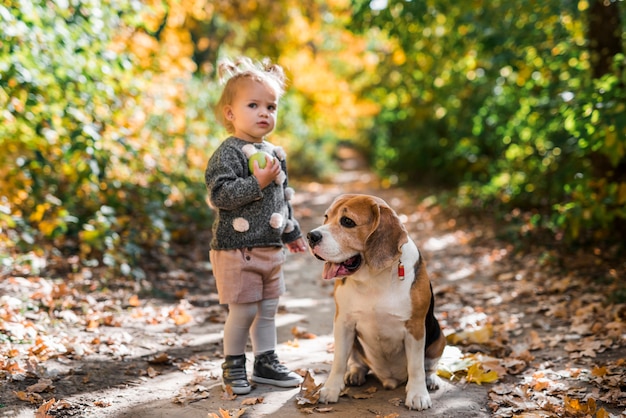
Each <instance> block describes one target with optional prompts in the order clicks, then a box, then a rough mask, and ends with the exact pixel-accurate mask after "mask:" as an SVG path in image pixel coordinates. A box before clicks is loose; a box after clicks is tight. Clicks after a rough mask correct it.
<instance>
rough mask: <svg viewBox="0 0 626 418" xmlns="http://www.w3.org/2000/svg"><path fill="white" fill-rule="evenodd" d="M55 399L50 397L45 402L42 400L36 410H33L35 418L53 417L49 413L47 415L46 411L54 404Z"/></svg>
mask: <svg viewBox="0 0 626 418" xmlns="http://www.w3.org/2000/svg"><path fill="white" fill-rule="evenodd" d="M55 402H56V401H55V399H54V398H52V399H50V400H49V401H47V402H44V403H43V404H42V405H41V406H40V407H39V408H37V411H36V412H35V418H53V417H52V416H51V415H48V411H50V409H51V408H52V407H53V406H54V403H55Z"/></svg>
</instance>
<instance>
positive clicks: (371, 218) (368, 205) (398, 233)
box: [307, 194, 408, 279]
mask: <svg viewBox="0 0 626 418" xmlns="http://www.w3.org/2000/svg"><path fill="white" fill-rule="evenodd" d="M307 238H308V240H309V248H310V250H311V253H312V254H313V255H314V256H316V257H317V258H319V259H320V260H322V261H325V262H326V264H325V265H324V273H323V276H324V278H325V279H332V278H335V277H346V276H350V275H352V274H354V273H356V272H357V271H358V270H359V269H360V268H361V267H362V266H363V265H367V266H368V267H369V268H371V269H373V270H374V271H379V270H382V269H383V268H386V267H389V266H390V265H391V264H393V262H394V261H395V260H397V259H398V258H399V257H400V248H401V247H402V245H403V244H405V243H406V242H407V241H408V234H407V232H406V229H405V228H404V225H403V224H402V222H400V219H399V218H398V216H397V215H396V213H395V211H394V210H393V209H391V207H389V205H388V204H387V203H386V202H385V201H384V200H382V199H380V198H378V197H375V196H369V195H360V194H359V195H357V194H346V195H341V196H339V197H337V198H336V199H335V200H334V201H333V203H332V204H331V205H330V207H329V208H328V210H327V211H326V214H325V215H324V224H323V225H322V226H320V227H318V228H315V229H313V230H312V231H311V232H309V233H308V234H307Z"/></svg>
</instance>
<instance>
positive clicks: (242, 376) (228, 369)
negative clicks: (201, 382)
mask: <svg viewBox="0 0 626 418" xmlns="http://www.w3.org/2000/svg"><path fill="white" fill-rule="evenodd" d="M222 370H223V372H222V388H223V389H224V390H226V386H230V388H231V389H232V390H233V393H234V394H235V395H245V394H247V393H250V391H251V390H252V387H251V386H250V382H248V377H247V376H246V356H245V354H242V355H240V356H226V358H225V360H224V363H222Z"/></svg>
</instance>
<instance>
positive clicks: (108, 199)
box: [0, 0, 626, 278]
mask: <svg viewBox="0 0 626 418" xmlns="http://www.w3.org/2000/svg"><path fill="white" fill-rule="evenodd" d="M624 9H625V7H624V3H623V2H622V1H612V0H603V1H598V0H579V1H575V2H565V3H563V2H556V1H552V0H550V1H544V2H535V1H531V2H526V3H524V4H515V5H513V4H510V2H506V1H500V0H494V1H490V2H485V1H482V0H473V1H467V2H456V1H452V0H437V1H434V0H421V1H396V0H373V1H370V0H352V1H349V0H331V1H318V0H304V1H302V0H298V1H296V0H271V1H270V0H255V1H246V0H242V1H231V0H215V1H209V0H159V1H155V0H144V1H137V0H90V1H83V0H64V1H61V0H50V1H43V0H22V1H15V0H8V1H5V2H3V3H2V4H0V22H1V24H2V31H1V32H0V112H1V113H0V114H1V116H0V120H1V123H0V150H1V152H0V266H2V265H4V266H6V267H10V264H11V263H13V262H14V261H13V260H15V255H16V254H23V255H27V254H29V253H31V252H35V253H40V254H46V253H49V254H52V253H55V252H59V253H63V254H74V255H77V256H78V257H79V258H80V260H81V263H85V264H88V265H106V266H109V267H111V268H112V270H115V271H117V272H121V273H122V274H125V275H129V276H133V277H136V278H141V277H142V275H143V271H142V269H141V268H140V265H141V258H142V257H145V256H146V255H153V256H158V255H159V254H166V253H167V252H168V251H169V249H170V245H171V244H172V243H173V242H192V241H193V240H194V239H195V237H196V236H197V233H198V231H200V230H206V229H208V228H209V227H210V226H209V225H210V221H211V213H210V211H209V210H208V209H207V206H206V203H205V195H206V192H205V189H204V183H203V171H204V167H205V164H206V161H207V159H208V157H209V155H210V154H211V152H212V150H213V149H214V148H215V147H216V146H217V144H219V142H220V141H221V140H222V139H223V138H224V137H225V135H226V133H225V132H224V131H223V130H222V129H221V127H219V126H217V124H216V122H215V120H214V117H213V114H212V105H213V103H215V101H216V98H217V95H218V94H219V85H218V84H217V80H216V79H215V66H216V63H217V61H218V59H219V58H220V57H222V56H236V55H240V54H244V55H248V56H250V57H252V58H255V59H260V58H263V57H266V56H267V57H270V58H271V59H273V60H274V61H277V62H278V63H280V64H281V65H283V66H284V67H285V69H286V70H287V74H288V77H289V81H290V86H289V90H288V94H287V96H286V97H285V98H284V99H283V101H282V103H281V117H280V126H279V127H278V129H277V131H276V132H275V134H273V137H272V139H273V141H275V142H277V143H280V144H281V145H283V146H284V147H285V148H286V149H287V151H288V152H289V154H290V162H291V166H290V174H291V176H292V177H293V178H299V179H301V180H310V179H319V178H324V177H327V176H328V175H329V174H331V173H332V170H333V156H334V153H335V151H336V149H337V146H338V145H339V144H346V143H348V144H351V145H352V146H354V147H356V148H358V149H360V150H361V151H362V152H363V153H364V154H365V155H366V156H367V158H368V161H370V163H371V165H372V168H373V169H374V170H376V171H377V172H378V173H379V174H380V175H381V176H384V177H385V178H386V184H397V185H400V186H408V185H411V186H414V185H421V186H428V187H434V188H436V189H438V190H442V191H443V190H446V191H447V192H448V193H449V194H450V195H451V196H453V197H454V202H455V203H456V204H458V205H460V206H463V207H475V208H481V210H482V211H483V212H484V213H485V216H494V217H497V218H501V219H507V220H508V221H510V222H511V225H512V226H513V228H514V231H515V234H517V235H518V236H519V235H524V234H531V233H536V232H538V231H542V232H548V233H549V234H551V236H552V237H553V238H555V239H557V240H560V241H562V242H567V243H569V244H570V245H575V244H579V243H583V242H587V243H589V242H591V243H593V242H600V241H605V240H611V239H616V240H620V239H623V238H620V237H623V235H619V234H623V233H624V225H625V219H626V159H625V157H624V155H625V153H626V149H625V147H626V90H625V89H626V87H625V85H624V82H625V81H626V75H625V73H624V64H625V62H624V38H625V35H624V22H625V12H624Z"/></svg>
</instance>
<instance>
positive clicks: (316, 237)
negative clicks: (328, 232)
mask: <svg viewBox="0 0 626 418" xmlns="http://www.w3.org/2000/svg"><path fill="white" fill-rule="evenodd" d="M306 237H307V239H308V240H309V246H310V247H315V245H316V244H318V243H319V242H320V241H321V240H322V233H321V232H319V231H311V232H309V233H308V234H306Z"/></svg>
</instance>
